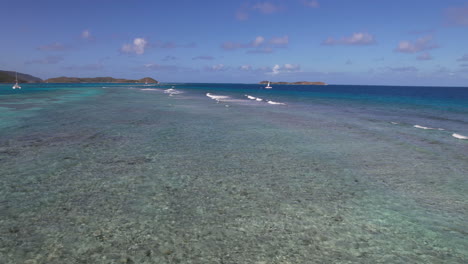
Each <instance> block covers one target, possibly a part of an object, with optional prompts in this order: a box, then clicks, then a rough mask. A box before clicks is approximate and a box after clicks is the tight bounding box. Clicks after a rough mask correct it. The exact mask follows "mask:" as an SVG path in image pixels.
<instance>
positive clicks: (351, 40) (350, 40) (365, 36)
mask: <svg viewBox="0 0 468 264" xmlns="http://www.w3.org/2000/svg"><path fill="white" fill-rule="evenodd" d="M375 43H376V40H375V37H374V36H373V35H372V34H369V33H366V32H357V33H353V34H352V35H351V36H349V37H342V38H340V39H335V38H333V37H329V38H327V39H326V40H324V41H323V42H322V45H326V46H333V45H372V44H375Z"/></svg>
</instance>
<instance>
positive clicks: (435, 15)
mask: <svg viewBox="0 0 468 264" xmlns="http://www.w3.org/2000/svg"><path fill="white" fill-rule="evenodd" d="M2 3H3V5H2V8H3V10H2V11H3V12H2V15H1V16H0V21H1V24H2V25H4V27H3V28H2V35H3V38H2V41H0V50H1V51H2V56H1V57H0V69H3V70H17V71H19V72H24V73H30V74H32V75H35V76H38V77H41V78H50V77H57V76H76V77H97V76H112V77H123V78H142V77H146V76H150V77H153V78H155V79H157V80H159V81H162V82H237V83H256V82H259V81H262V80H272V81H299V80H307V81H324V82H327V83H330V84H383V85H441V86H468V1H466V0H465V1H461V0H444V1H441V0H405V1H403V0H393V1H384V0H382V1H379V0H354V1H351V0H264V1H250V0H245V1H236V0H230V1H227V0H226V1H224V0H198V1H195V0H193V1H189V0H172V1H157V0H153V1H150V0H132V1H131V0H93V1H88V0H80V1H67V0H61V1H55V0H41V1H36V0H34V1H33V0H28V1H25V0H2ZM5 25H7V26H5Z"/></svg>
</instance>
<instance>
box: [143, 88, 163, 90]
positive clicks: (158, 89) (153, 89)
mask: <svg viewBox="0 0 468 264" xmlns="http://www.w3.org/2000/svg"><path fill="white" fill-rule="evenodd" d="M140 90H142V91H161V89H154V88H144V89H140Z"/></svg>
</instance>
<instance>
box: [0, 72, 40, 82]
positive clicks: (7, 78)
mask: <svg viewBox="0 0 468 264" xmlns="http://www.w3.org/2000/svg"><path fill="white" fill-rule="evenodd" d="M15 74H16V72H14V71H2V70H0V83H14V82H15V78H16V77H15ZM18 82H19V83H38V82H42V79H41V78H38V77H35V76H32V75H29V74H25V73H20V72H18Z"/></svg>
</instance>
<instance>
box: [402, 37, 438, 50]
mask: <svg viewBox="0 0 468 264" xmlns="http://www.w3.org/2000/svg"><path fill="white" fill-rule="evenodd" d="M435 48H438V45H436V44H434V43H432V36H425V37H422V38H419V39H417V40H415V41H414V42H410V41H406V40H404V41H400V43H399V44H398V47H397V48H396V49H395V51H397V52H402V53H416V52H420V51H424V50H429V49H435Z"/></svg>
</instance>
